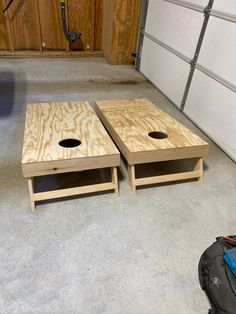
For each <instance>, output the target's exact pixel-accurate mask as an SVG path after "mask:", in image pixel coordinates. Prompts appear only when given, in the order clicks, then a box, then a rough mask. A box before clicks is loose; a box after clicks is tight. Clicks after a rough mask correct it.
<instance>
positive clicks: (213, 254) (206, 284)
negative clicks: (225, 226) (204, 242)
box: [198, 236, 236, 314]
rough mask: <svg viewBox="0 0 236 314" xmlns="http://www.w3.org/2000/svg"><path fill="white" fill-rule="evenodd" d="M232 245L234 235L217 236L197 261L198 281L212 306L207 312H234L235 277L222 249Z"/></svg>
mask: <svg viewBox="0 0 236 314" xmlns="http://www.w3.org/2000/svg"><path fill="white" fill-rule="evenodd" d="M234 247H236V236H229V237H218V238H216V242H214V243H213V244H212V245H211V246H210V247H209V248H208V249H206V251H205V252H204V253H203V254H202V256H201V259H200V261H199V265H198V275H199V282H200V285H201V288H202V290H204V291H205V293H206V295H207V297H208V299H209V301H210V304H211V308H212V309H211V310H209V314H210V313H211V314H236V278H235V277H234V275H233V273H232V272H231V270H230V268H229V267H228V265H227V264H226V262H225V261H224V251H225V250H229V249H232V248H234Z"/></svg>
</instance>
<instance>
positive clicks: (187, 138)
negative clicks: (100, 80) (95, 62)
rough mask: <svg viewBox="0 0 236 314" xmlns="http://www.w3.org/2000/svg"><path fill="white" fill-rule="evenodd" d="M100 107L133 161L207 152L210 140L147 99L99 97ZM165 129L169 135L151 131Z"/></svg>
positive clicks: (116, 138) (122, 146)
mask: <svg viewBox="0 0 236 314" xmlns="http://www.w3.org/2000/svg"><path fill="white" fill-rule="evenodd" d="M96 111H97V113H98V116H99V117H100V118H101V120H102V121H103V123H104V125H105V126H106V128H107V130H108V131H109V133H110V134H111V135H112V137H113V139H114V141H115V142H116V143H117V145H118V146H119V148H120V150H121V152H122V153H123V155H124V156H125V158H126V159H127V161H128V162H129V164H140V163H147V162H154V161H164V160H175V159H184V158H194V157H200V156H204V155H205V154H206V153H207V151H208V144H207V143H206V142H205V141H204V140H202V139H201V138H200V137H199V136H197V135H196V134H194V133H193V132H192V131H190V130H189V129H187V128H186V127H184V126H183V125H182V124H180V123H179V122H178V121H176V120H175V119H174V118H172V117H171V116H169V115H168V114H167V113H165V112H164V111H162V110H161V109H159V108H158V107H157V106H155V105H154V104H153V103H151V102H150V101H148V100H147V99H131V100H99V101H96ZM152 131H158V132H164V133H166V134H167V135H168V137H167V138H166V139H162V140H157V139H153V138H151V137H150V136H149V135H148V134H149V132H152Z"/></svg>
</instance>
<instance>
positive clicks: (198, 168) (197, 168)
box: [194, 157, 203, 183]
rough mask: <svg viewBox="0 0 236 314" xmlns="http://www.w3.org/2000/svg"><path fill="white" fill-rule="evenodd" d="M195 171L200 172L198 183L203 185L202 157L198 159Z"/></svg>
mask: <svg viewBox="0 0 236 314" xmlns="http://www.w3.org/2000/svg"><path fill="white" fill-rule="evenodd" d="M194 170H195V171H199V172H200V176H199V177H198V181H199V182H200V183H203V158H202V157H200V158H197V159H196V160H195V166H194Z"/></svg>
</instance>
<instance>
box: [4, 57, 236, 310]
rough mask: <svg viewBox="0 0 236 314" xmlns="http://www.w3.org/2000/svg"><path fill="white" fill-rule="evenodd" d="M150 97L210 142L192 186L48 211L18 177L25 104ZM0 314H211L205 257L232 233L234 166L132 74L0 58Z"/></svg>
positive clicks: (235, 219) (98, 65)
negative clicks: (200, 178) (201, 276)
mask: <svg viewBox="0 0 236 314" xmlns="http://www.w3.org/2000/svg"><path fill="white" fill-rule="evenodd" d="M133 97H136V98H139V97H142V98H144V97H146V98H148V99H150V100H151V101H153V102H154V103H156V104H158V105H159V106H160V107H161V108H163V109H164V110H165V111H167V112H168V113H170V114H171V115H172V116H173V117H175V118H176V119H177V120H178V121H180V122H182V123H183V124H184V125H185V126H187V127H189V128H190V129H191V130H193V131H195V132H196V133H197V134H199V135H201V136H202V137H203V138H204V139H206V140H207V141H208V142H209V144H210V151H209V154H208V156H207V157H206V159H205V180H204V184H199V183H197V182H195V181H193V182H187V183H181V184H180V183H179V184H177V183H176V184H169V185H162V186H156V187H151V188H145V189H139V190H138V193H137V195H136V196H134V195H132V193H131V192H130V190H129V187H128V183H127V178H126V177H122V176H121V182H120V190H121V191H120V196H119V197H115V196H114V195H113V194H112V193H106V194H99V195H90V196H84V197H75V198H70V199H63V200H62V201H54V202H44V203H43V204H40V205H38V207H37V211H36V212H35V213H34V214H33V213H32V212H31V210H30V203H29V197H28V190H27V183H26V180H25V179H24V178H23V176H22V173H21V165H20V162H21V148H22V140H23V129H24V116H25V108H26V103H27V102H47V101H55V100H58V101H59V100H89V101H91V102H93V101H94V100H95V99H103V98H104V99H105V98H107V99H109V98H133ZM0 134H1V136H0V198H1V202H0V243H1V244H0V313H1V314H6V313H10V314H13V313H40V314H41V313H66V314H67V313H81V314H101V313H104V314H105V313H106V314H113V313H114V314H169V313H170V314H174V313H181V314H184V313H186V314H191V313H197V314H201V313H202V314H205V313H207V309H208V302H207V299H206V297H205V295H204V293H203V292H202V291H201V290H200V288H199V284H198V273H197V266H198V261H199V258H200V255H201V253H202V252H203V251H204V249H205V248H207V247H208V246H209V245H210V244H211V243H212V241H213V240H214V238H215V237H216V236H218V235H228V234H235V233H236V230H235V228H236V211H235V204H236V193H235V189H236V167H235V164H234V163H233V162H232V161H231V160H230V159H229V158H228V157H227V156H226V155H225V154H224V153H223V152H222V151H221V150H220V149H219V148H218V147H216V145H214V144H213V143H212V142H211V141H210V140H209V139H208V138H207V137H206V136H205V135H204V134H202V133H201V131H200V130H198V129H197V128H196V127H195V126H194V125H193V124H192V123H191V122H190V121H189V120H188V119H187V118H186V117H185V116H184V115H183V114H182V113H180V112H179V111H178V110H177V109H176V108H175V106H174V105H172V104H171V103H170V102H169V101H168V100H167V99H166V98H165V97H164V96H163V95H162V94H161V93H160V92H159V91H158V90H157V89H156V88H154V87H153V86H152V85H151V84H150V83H149V82H147V81H146V80H145V79H144V78H143V77H142V76H141V75H140V74H139V73H138V72H136V71H135V70H134V69H133V67H132V66H110V65H108V64H107V63H106V62H105V61H104V60H103V59H102V58H97V59H1V60H0Z"/></svg>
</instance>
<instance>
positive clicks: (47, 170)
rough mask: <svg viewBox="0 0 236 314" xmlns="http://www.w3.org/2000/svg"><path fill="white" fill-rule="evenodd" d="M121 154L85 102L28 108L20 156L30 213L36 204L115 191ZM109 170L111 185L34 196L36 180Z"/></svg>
mask: <svg viewBox="0 0 236 314" xmlns="http://www.w3.org/2000/svg"><path fill="white" fill-rule="evenodd" d="M119 164H120V154H119V151H118V149H117V148H116V146H115V145H114V143H113V142H112V140H111V138H110V137H109V135H108V134H107V132H106V130H105V128H104V126H103V125H102V123H101V122H100V120H99V118H98V117H97V115H96V113H95V112H94V110H93V109H92V107H91V106H90V105H89V103H88V102H86V101H85V102H82V101H71V102H56V103H37V104H29V105H28V106H27V110H26V120H25V134H24V143H23V152H22V170H23V175H24V177H26V178H27V179H28V185H29V193H30V199H31V207H32V210H34V209H35V202H36V201H40V200H47V199H51V198H59V197H65V196H71V195H78V194H84V193H91V192H98V191H105V190H115V191H116V193H118V179H117V166H119ZM100 168H111V173H112V174H111V182H106V183H98V184H93V185H83V186H79V187H74V188H66V189H59V190H52V191H45V192H35V191H34V187H33V179H34V177H37V176H44V175H52V174H60V173H66V172H77V171H84V170H92V169H100Z"/></svg>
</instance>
